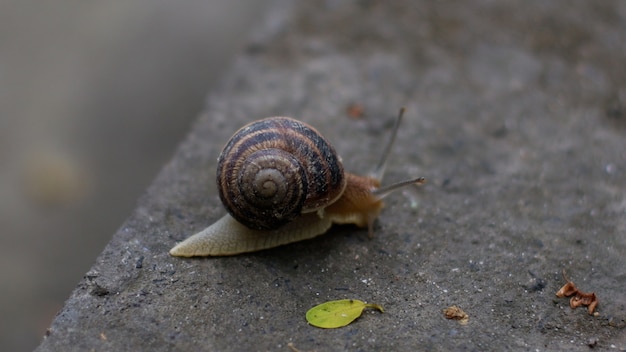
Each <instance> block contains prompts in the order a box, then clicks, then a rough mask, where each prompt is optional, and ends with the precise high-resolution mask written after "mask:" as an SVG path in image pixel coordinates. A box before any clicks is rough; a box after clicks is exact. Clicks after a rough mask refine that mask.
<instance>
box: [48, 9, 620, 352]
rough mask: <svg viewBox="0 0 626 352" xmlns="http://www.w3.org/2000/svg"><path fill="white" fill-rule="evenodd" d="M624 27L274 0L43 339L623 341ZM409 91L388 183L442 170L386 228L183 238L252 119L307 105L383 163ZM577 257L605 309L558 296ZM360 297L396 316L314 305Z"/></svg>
mask: <svg viewBox="0 0 626 352" xmlns="http://www.w3.org/2000/svg"><path fill="white" fill-rule="evenodd" d="M625 23H626V3H625V2H621V1H603V2H590V1H551V2H544V1H517V2H513V1H497V2H494V1H474V2H455V3H452V2H438V1H421V2H415V1H410V0H407V1H395V2H393V3H388V2H377V1H326V2H324V3H318V2H315V3H313V2H298V3H297V5H294V4H292V3H291V2H278V3H277V5H276V6H275V7H274V8H273V10H272V11H271V12H270V13H269V16H268V19H267V20H266V21H265V23H264V25H263V26H262V27H261V28H260V29H259V30H258V31H257V32H255V33H254V34H253V38H252V40H251V43H250V45H249V46H248V48H247V50H246V52H245V53H243V54H242V55H241V56H240V57H239V58H238V59H237V60H236V61H235V62H234V65H233V68H232V70H231V71H230V72H229V73H228V74H227V75H226V77H225V80H224V82H223V84H222V85H221V87H220V88H219V89H218V90H216V91H215V92H213V93H212V94H211V95H210V97H209V99H208V103H207V108H206V111H205V113H203V114H202V116H201V117H200V118H199V120H198V121H197V123H196V124H195V126H194V127H193V129H192V131H191V132H190V134H189V136H188V138H187V139H186V140H185V141H184V142H183V143H182V144H181V146H180V148H179V150H178V152H177V153H176V155H175V157H174V158H173V160H172V161H171V162H170V163H169V164H168V165H166V166H165V168H164V169H163V171H162V172H161V173H160V174H159V176H158V177H157V179H156V180H155V182H154V183H153V185H152V186H151V187H149V189H148V191H147V193H146V195H145V196H144V197H143V198H142V199H141V200H140V201H139V204H138V206H137V209H136V211H135V212H134V213H133V214H132V215H131V216H130V218H129V219H128V221H127V222H126V223H125V224H124V225H123V226H122V227H121V228H120V230H119V231H118V232H117V233H116V234H115V236H114V237H113V239H112V240H111V242H110V243H109V245H108V246H107V247H106V248H105V249H104V251H103V252H102V254H101V255H100V257H98V259H97V261H96V264H95V265H94V266H93V268H92V269H91V270H90V271H89V272H88V273H87V274H86V275H85V277H84V279H83V280H82V281H81V282H80V283H79V285H78V287H77V288H76V290H75V291H74V292H73V294H72V295H71V297H70V298H69V300H68V301H67V304H66V306H65V308H63V310H62V311H61V312H59V315H58V316H57V318H56V319H55V321H54V322H53V324H52V326H51V327H50V330H49V334H48V336H47V337H46V338H45V339H44V341H43V343H42V344H41V346H40V347H39V351H51V350H137V349H142V350H154V351H167V350H206V351H226V350H231V351H244V350H259V351H269V350H272V351H273V350H285V351H288V350H289V347H288V344H289V343H293V344H294V346H295V347H297V348H298V349H300V350H302V351H312V350H315V351H340V350H350V351H374V350H386V351H390V350H398V351H408V350H415V349H418V350H485V349H487V350H587V349H589V348H591V347H595V348H596V349H600V350H605V349H606V350H608V349H611V350H624V349H626V328H625V326H626V294H625V293H624V287H625V286H626V256H625V255H624V253H626V196H625V193H624V191H625V190H626V139H625V135H626V113H625V109H626V107H625V106H626V90H625V88H624V82H626V73H625V72H626V70H624V69H623V66H624V62H626V50H625V49H626V44H625V43H626V28H625V27H624V24H625ZM350 104H358V105H359V106H360V107H362V109H363V111H364V115H363V116H362V117H361V118H359V119H355V118H351V117H350V116H349V115H350V114H348V113H347V112H346V108H347V107H348V106H350ZM402 105H404V106H406V107H407V118H406V120H405V121H404V125H403V128H402V130H401V131H400V134H399V136H398V141H397V144H396V146H395V148H394V150H393V155H392V158H391V161H390V164H389V167H388V173H387V177H386V179H385V182H384V183H390V182H393V181H397V180H400V179H403V178H406V177H408V176H415V175H422V176H425V177H427V178H428V180H429V183H428V185H427V186H425V187H423V188H422V189H419V190H413V189H411V190H407V191H405V192H400V193H397V194H394V195H392V196H390V197H388V199H387V200H386V203H387V206H386V208H385V209H384V211H383V213H382V214H381V216H380V218H379V220H378V222H377V226H376V228H375V230H376V231H375V232H376V234H375V237H374V238H372V239H369V238H368V236H367V231H366V230H362V229H358V228H355V227H352V226H342V227H335V228H333V229H331V230H330V231H329V232H328V233H327V234H326V235H324V236H321V237H318V238H316V239H313V240H309V241H305V242H300V243H297V244H292V245H288V246H284V247H279V248H275V249H271V250H267V251H264V252H259V253H254V254H247V255H241V256H235V257H227V258H195V259H180V258H173V257H170V256H169V255H168V254H167V251H168V250H169V249H170V248H171V247H172V246H173V245H174V244H175V243H176V242H178V241H180V240H182V239H184V238H186V237H187V236H189V235H191V234H192V233H193V232H194V231H197V230H200V229H202V228H203V227H205V226H207V225H209V224H210V223H212V222H213V221H215V220H217V219H218V218H219V217H221V216H222V215H223V214H224V212H225V211H224V210H223V208H222V206H221V204H220V202H219V199H218V197H217V193H216V188H215V185H214V180H213V178H214V170H215V166H216V158H217V155H218V153H219V151H220V149H221V147H222V145H223V144H224V143H225V142H226V140H227V138H228V137H229V136H230V135H231V134H232V132H234V130H235V129H237V128H238V127H239V126H241V125H243V124H244V123H246V122H248V121H250V120H253V119H257V118H261V117H266V116H272V115H288V116H294V117H298V118H300V119H302V120H304V121H306V122H309V123H311V124H313V125H314V126H316V127H317V128H318V129H319V130H320V131H321V132H322V133H323V134H324V135H325V136H326V137H327V138H328V139H329V140H330V141H332V142H333V143H334V145H335V147H336V149H337V150H338V151H339V153H340V154H341V155H342V157H343V160H344V164H345V167H346V169H348V170H351V171H354V172H357V173H366V172H368V171H370V170H371V169H372V168H373V167H374V165H375V163H376V162H377V159H378V156H379V155H380V153H381V152H382V151H381V148H382V145H383V144H384V140H385V137H386V136H387V130H388V128H389V127H390V125H391V122H392V120H393V115H394V114H395V112H396V111H397V109H398V108H399V107H400V106H402ZM563 270H566V271H567V273H568V275H569V276H570V277H571V279H572V280H573V281H574V282H575V283H576V285H577V286H578V287H579V288H580V289H581V290H583V291H594V292H595V293H596V295H597V296H598V297H599V300H600V304H599V306H598V309H597V312H598V314H597V315H596V316H592V315H589V314H588V313H587V311H586V309H583V308H579V309H575V310H572V309H570V307H569V300H568V299H566V298H557V297H555V292H556V291H557V290H558V289H559V288H560V287H561V286H562V285H563V284H564V283H565V281H564V280H563V278H562V276H561V272H562V271H563ZM343 298H355V299H361V300H364V301H367V302H373V303H378V304H381V305H382V306H383V307H384V308H385V313H382V314H381V313H379V312H373V311H372V312H369V311H368V312H366V313H365V314H364V315H363V316H362V317H361V318H359V319H358V320H357V321H355V322H354V323H353V324H351V325H349V326H347V327H344V328H341V329H336V330H322V329H317V328H314V327H311V326H309V325H308V324H307V322H306V321H305V319H304V316H305V312H306V311H307V310H308V309H309V308H310V307H312V306H314V305H316V304H319V303H322V302H324V301H328V300H335V299H343ZM451 305H457V306H459V307H461V308H462V309H463V310H465V311H466V312H467V313H468V314H469V323H468V324H467V325H461V324H459V323H458V322H457V321H453V320H446V319H445V318H444V316H443V313H442V310H443V309H444V308H446V307H448V306H451Z"/></svg>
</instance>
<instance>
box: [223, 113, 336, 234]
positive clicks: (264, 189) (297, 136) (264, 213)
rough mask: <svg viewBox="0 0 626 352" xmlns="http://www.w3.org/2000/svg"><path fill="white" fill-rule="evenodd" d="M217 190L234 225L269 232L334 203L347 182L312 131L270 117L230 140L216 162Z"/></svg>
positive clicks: (332, 151) (329, 150)
mask: <svg viewBox="0 0 626 352" xmlns="http://www.w3.org/2000/svg"><path fill="white" fill-rule="evenodd" d="M217 187H218V190H219V195H220V199H221V200H222V203H223V204H224V206H225V207H226V209H227V210H228V212H229V213H230V215H232V216H233V217H234V218H235V219H236V220H237V221H239V222H240V223H241V224H243V225H245V226H247V227H249V228H251V229H257V230H270V229H277V228H279V227H281V226H283V225H284V224H286V223H287V222H289V221H291V220H293V219H294V218H296V217H297V216H299V215H300V214H302V213H310V212H315V211H317V210H319V209H321V208H323V207H326V206H327V205H328V204H330V203H333V202H335V201H336V200H337V199H338V198H339V196H341V194H342V193H343V190H344V188H345V187H346V178H345V176H344V170H343V166H342V164H341V160H340V158H339V157H338V156H337V153H336V152H335V149H334V148H333V147H332V146H331V145H330V144H328V143H327V142H326V140H325V139H324V138H323V137H322V136H321V135H320V134H319V133H318V132H317V131H316V130H315V129H314V128H313V127H311V126H309V125H306V124H304V123H302V122H300V121H297V120H294V119H292V118H288V117H272V118H267V119H263V120H259V121H256V122H253V123H250V124H248V125H246V126H244V127H243V128H241V129H240V130H239V131H237V132H236V133H235V135H233V137H232V138H231V139H230V140H229V141H228V143H227V144H226V146H225V147H224V150H223V151H222V153H221V154H220V156H219V158H218V166H217Z"/></svg>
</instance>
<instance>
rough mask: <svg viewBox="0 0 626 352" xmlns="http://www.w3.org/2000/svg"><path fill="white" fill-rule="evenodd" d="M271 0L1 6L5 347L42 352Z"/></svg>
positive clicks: (0, 293)
mask: <svg viewBox="0 0 626 352" xmlns="http://www.w3.org/2000/svg"><path fill="white" fill-rule="evenodd" d="M267 3H268V0H263V1H259V0H229V1H217V0H184V1H175V2H173V1H164V0H111V1H100V2H90V1H88V2H85V1H72V0H57V1H33V0H0V282H1V286H0V287H1V288H0V317H1V318H0V350H2V351H18V350H19V351H22V350H32V349H33V348H35V347H36V346H37V345H38V344H39V342H40V340H41V338H42V336H43V335H44V333H45V330H46V328H47V327H48V326H49V325H50V323H51V320H52V319H53V317H54V315H55V314H56V312H57V311H58V310H59V309H60V308H61V307H62V305H63V302H64V300H65V299H66V298H68V296H69V294H70V292H71V291H72V289H73V288H74V287H75V286H76V284H77V283H78V281H79V280H80V279H81V277H82V276H83V274H84V273H85V272H87V270H89V268H90V267H91V265H92V264H93V263H94V261H95V259H96V257H97V256H98V254H99V253H100V252H101V251H102V249H103V248H104V246H105V245H106V243H107V242H108V241H109V239H110V237H111V236H112V235H113V233H114V232H115V231H116V229H117V228H118V227H119V226H120V225H121V224H122V222H123V221H124V220H125V218H126V217H127V216H129V215H130V213H131V211H132V210H133V208H134V206H135V201H136V199H137V198H138V197H139V196H140V195H141V194H142V193H143V191H144V190H145V189H146V188H147V186H148V185H149V184H150V182H151V180H152V179H153V178H154V177H155V176H156V174H157V173H158V171H159V169H160V168H161V166H162V165H163V164H164V163H165V162H167V161H168V160H169V158H170V156H171V155H172V154H173V152H174V150H175V149H176V146H177V144H178V142H179V141H181V140H182V139H183V138H184V136H185V133H186V131H187V130H188V129H189V127H190V124H191V123H192V122H193V120H194V119H195V118H196V117H197V116H198V114H199V112H201V110H202V108H203V104H204V100H205V97H206V95H207V93H208V92H209V91H210V90H211V87H212V86H213V85H215V83H216V81H217V80H219V79H220V73H221V72H224V71H225V70H227V69H228V67H229V63H230V62H231V60H232V59H233V58H234V57H235V55H237V52H238V51H240V50H241V48H242V46H243V45H244V44H245V41H246V38H247V37H248V36H249V34H250V32H251V30H252V28H253V27H254V26H255V25H258V24H259V22H260V21H261V20H262V14H263V13H264V9H265V7H267Z"/></svg>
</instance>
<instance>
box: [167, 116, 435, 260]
mask: <svg viewBox="0 0 626 352" xmlns="http://www.w3.org/2000/svg"><path fill="white" fill-rule="evenodd" d="M403 112H404V109H402V110H401V111H400V114H399V116H398V120H397V122H396V126H395V128H394V131H393V135H392V138H391V140H390V142H389V145H388V146H387V148H386V150H387V151H388V150H389V149H390V146H391V144H392V143H393V140H394V137H395V134H396V133H397V130H398V126H399V123H400V120H401V118H402V113H403ZM385 160H386V154H385V156H384V158H383V162H382V163H381V164H380V166H379V169H380V170H378V171H379V172H378V173H379V175H378V176H377V177H367V176H359V175H355V174H351V173H348V172H344V170H343V166H342V164H341V158H339V157H338V156H337V154H336V153H335V150H334V148H333V147H332V146H331V145H330V144H329V143H328V142H326V141H325V140H324V138H323V137H322V136H321V135H320V134H319V133H318V132H317V131H316V130H315V129H314V128H313V127H311V126H309V125H307V124H305V123H302V122H300V121H297V120H294V119H292V118H288V117H271V118H267V119H263V120H259V121H256V122H252V123H250V124H248V125H246V126H244V127H242V128H241V129H240V130H239V131H237V132H236V133H235V135H234V136H233V137H232V138H231V139H230V140H229V142H228V143H227V144H226V146H225V147H224V150H223V151H222V153H221V154H220V156H219V158H218V170H217V185H218V189H219V194H220V198H221V200H222V203H223V204H224V205H225V207H226V208H227V210H228V212H229V214H226V215H225V216H224V217H223V218H221V219H220V220H218V221H217V222H215V223H214V224H213V225H211V226H209V227H207V228H206V229H204V230H202V231H200V232H198V233H196V234H195V235H193V236H191V237H189V238H187V239H186V240H184V241H183V242H181V243H179V244H177V245H176V246H175V247H174V248H172V249H171V250H170V254H171V255H173V256H180V257H192V256H223V255H234V254H240V253H245V252H253V251H258V250H262V249H268V248H273V247H277V246H280V245H283V244H287V243H292V242H297V241H302V240H305V239H309V238H313V237H315V236H318V235H321V234H323V233H324V232H326V231H327V230H328V229H329V228H330V227H331V226H332V225H333V224H355V225H357V226H360V227H366V226H367V227H368V228H369V233H370V236H371V235H372V233H373V231H372V229H373V224H374V220H375V219H376V218H377V217H378V214H379V213H380V210H381V209H382V207H383V203H382V198H383V197H384V196H385V195H386V194H388V193H389V192H390V191H392V190H394V189H397V188H399V187H402V186H405V185H408V184H422V183H424V182H425V180H424V179H423V178H416V179H414V180H409V181H405V182H401V183H399V184H395V185H391V186H389V187H387V188H385V189H379V187H380V178H382V170H383V169H384V161H385Z"/></svg>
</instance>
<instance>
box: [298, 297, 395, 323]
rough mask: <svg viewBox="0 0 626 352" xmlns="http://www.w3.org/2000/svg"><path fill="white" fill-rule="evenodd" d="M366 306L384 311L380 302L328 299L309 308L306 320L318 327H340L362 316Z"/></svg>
mask: <svg viewBox="0 0 626 352" xmlns="http://www.w3.org/2000/svg"><path fill="white" fill-rule="evenodd" d="M365 308H374V309H378V310H379V311H380V312H381V313H382V312H383V307H381V306H379V305H378V304H372V303H369V304H368V303H365V302H363V301H359V300H357V299H342V300H339V301H328V302H326V303H322V304H320V305H317V306H315V307H313V308H311V309H309V311H308V312H306V320H307V321H308V322H309V324H311V325H313V326H317V327H318V328H324V329H334V328H340V327H342V326H346V325H348V324H350V323H351V322H353V321H354V320H355V319H356V318H358V317H360V316H361V313H363V309H365Z"/></svg>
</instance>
